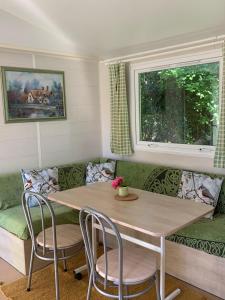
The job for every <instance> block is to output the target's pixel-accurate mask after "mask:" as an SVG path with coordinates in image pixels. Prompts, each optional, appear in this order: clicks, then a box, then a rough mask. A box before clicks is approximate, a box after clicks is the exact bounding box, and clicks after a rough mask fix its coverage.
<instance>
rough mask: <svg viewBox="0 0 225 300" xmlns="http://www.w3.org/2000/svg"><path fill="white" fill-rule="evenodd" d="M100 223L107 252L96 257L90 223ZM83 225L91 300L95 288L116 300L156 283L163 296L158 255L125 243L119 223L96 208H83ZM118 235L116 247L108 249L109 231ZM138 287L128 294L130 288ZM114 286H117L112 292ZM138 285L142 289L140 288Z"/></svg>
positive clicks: (81, 224)
mask: <svg viewBox="0 0 225 300" xmlns="http://www.w3.org/2000/svg"><path fill="white" fill-rule="evenodd" d="M90 222H92V224H97V225H98V226H100V228H101V231H102V242H103V254H102V255H101V256H100V257H99V258H96V257H95V250H94V249H93V246H92V237H91V231H92V229H91V228H90V226H89V224H90ZM80 226H81V232H82V235H83V239H84V244H85V251H86V257H87V264H88V269H89V284H88V291H87V300H89V299H90V298H91V290H92V287H94V288H95V289H96V290H97V291H98V292H99V293H100V294H102V295H104V296H106V297H109V298H114V299H119V300H123V299H131V298H134V297H138V296H141V295H143V294H145V293H146V292H148V291H149V290H150V289H151V287H152V286H153V285H154V283H155V285H156V294H157V299H158V300H160V296H159V284H158V271H157V262H156V257H155V255H154V254H153V253H152V252H151V251H150V250H147V249H145V248H143V247H140V246H133V245H131V246H124V247H123V245H122V239H121V236H120V233H119V231H118V229H117V227H116V225H115V224H114V223H113V222H112V221H111V220H110V219H109V218H108V217H107V216H106V215H104V214H103V213H101V212H98V211H96V210H94V209H92V208H89V207H87V208H84V209H82V210H81V211H80ZM109 231H110V233H111V234H113V235H114V236H115V238H116V242H117V243H116V248H115V249H111V250H110V249H108V247H107V235H108V233H107V232H109ZM131 286H133V287H134V286H135V289H132V290H134V291H133V292H130V293H129V294H128V287H131ZM110 288H114V291H112V292H111V289H110ZM137 288H138V291H137Z"/></svg>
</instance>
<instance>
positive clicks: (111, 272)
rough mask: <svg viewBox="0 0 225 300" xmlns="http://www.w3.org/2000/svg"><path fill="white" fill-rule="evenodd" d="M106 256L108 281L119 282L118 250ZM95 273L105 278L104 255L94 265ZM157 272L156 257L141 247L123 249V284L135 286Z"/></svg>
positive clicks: (111, 251)
mask: <svg viewBox="0 0 225 300" xmlns="http://www.w3.org/2000/svg"><path fill="white" fill-rule="evenodd" d="M107 256H108V277H107V278H108V280H110V281H112V282H118V281H119V278H118V277H119V274H118V272H119V266H118V264H119V262H118V250H117V249H114V250H110V251H108V253H107ZM96 271H97V272H98V273H99V275H101V276H102V277H103V278H105V261H104V255H102V256H100V257H99V258H98V260H97V263H96ZM156 271H157V262H156V256H155V254H154V253H153V252H151V251H150V250H148V249H145V248H143V247H138V246H126V247H124V248H123V283H125V284H135V283H140V282H142V281H145V280H146V279H148V278H150V277H151V276H153V275H154V274H155V273H156Z"/></svg>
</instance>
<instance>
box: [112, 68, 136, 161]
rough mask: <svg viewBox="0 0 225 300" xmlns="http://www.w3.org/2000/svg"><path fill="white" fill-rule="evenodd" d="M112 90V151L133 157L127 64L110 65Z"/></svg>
mask: <svg viewBox="0 0 225 300" xmlns="http://www.w3.org/2000/svg"><path fill="white" fill-rule="evenodd" d="M109 78H110V89H111V151H112V153H115V154H119V155H131V154H132V152H133V151H132V146H131V137H130V126H129V112H128V101H127V90H126V72H125V64H124V63H119V64H113V65H109Z"/></svg>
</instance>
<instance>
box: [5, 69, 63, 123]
mask: <svg viewBox="0 0 225 300" xmlns="http://www.w3.org/2000/svg"><path fill="white" fill-rule="evenodd" d="M1 75H2V87H3V100H4V111H5V122H6V123H16V122H32V121H48V120H59V119H66V100H65V82H64V72H62V71H50V70H39V69H24V68H14V67H1Z"/></svg>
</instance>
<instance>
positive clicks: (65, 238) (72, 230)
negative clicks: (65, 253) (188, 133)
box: [37, 224, 83, 249]
mask: <svg viewBox="0 0 225 300" xmlns="http://www.w3.org/2000/svg"><path fill="white" fill-rule="evenodd" d="M56 237H57V249H66V248H70V247H73V246H76V245H78V244H80V243H82V241H83V238H82V234H81V231H80V226H79V225H73V224H63V225H57V226H56ZM37 243H38V245H40V246H42V247H43V246H44V231H42V232H40V233H39V234H38V236H37ZM45 247H46V248H49V249H52V248H53V234H52V227H49V228H47V229H46V230H45Z"/></svg>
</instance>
